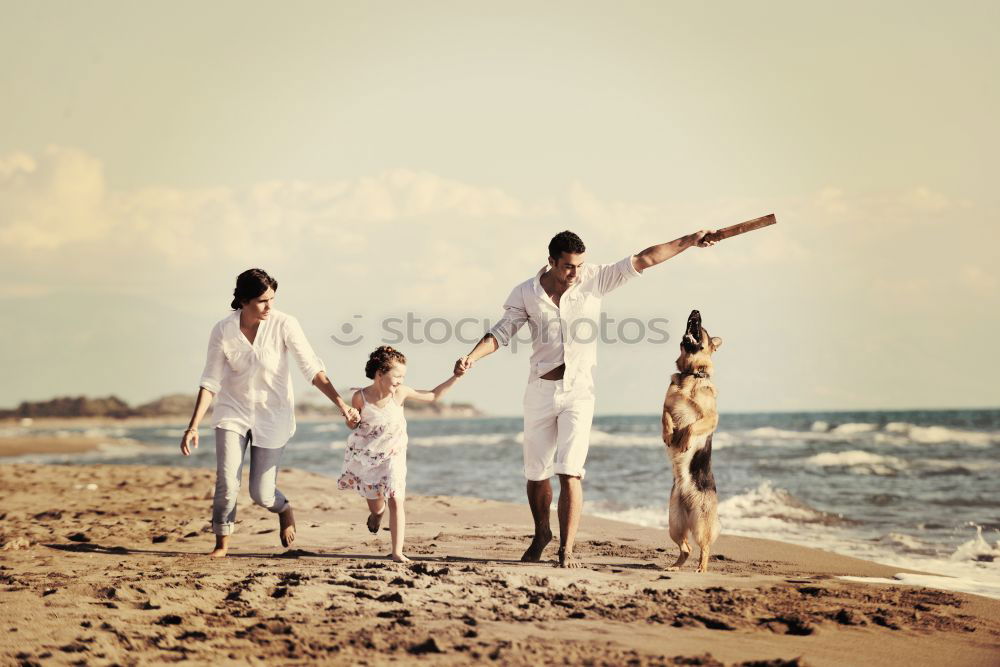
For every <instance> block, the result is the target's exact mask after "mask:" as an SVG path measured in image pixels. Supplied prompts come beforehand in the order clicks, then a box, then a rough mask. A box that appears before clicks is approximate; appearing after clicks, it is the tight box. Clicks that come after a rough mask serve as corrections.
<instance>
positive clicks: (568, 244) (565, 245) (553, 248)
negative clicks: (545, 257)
mask: <svg viewBox="0 0 1000 667" xmlns="http://www.w3.org/2000/svg"><path fill="white" fill-rule="evenodd" d="M564 252H565V253H568V254H570V255H575V254H579V253H581V252H587V246H585V245H583V240H582V239H580V237H579V236H577V235H576V234H574V233H573V232H571V231H569V230H568V229H567V230H566V231H565V232H559V233H558V234H556V235H555V236H553V237H552V240H551V241H549V257H551V258H552V259H559V255H561V254H562V253H564Z"/></svg>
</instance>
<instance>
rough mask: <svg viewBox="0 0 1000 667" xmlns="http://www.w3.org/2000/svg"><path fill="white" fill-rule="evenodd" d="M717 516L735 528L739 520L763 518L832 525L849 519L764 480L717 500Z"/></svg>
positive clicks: (769, 521) (770, 520) (757, 520)
mask: <svg viewBox="0 0 1000 667" xmlns="http://www.w3.org/2000/svg"><path fill="white" fill-rule="evenodd" d="M719 516H720V517H722V519H723V521H728V522H729V523H730V525H733V526H734V528H735V529H738V528H739V526H740V525H741V524H742V523H747V524H754V525H755V526H756V523H758V522H760V521H761V520H764V521H765V522H766V523H771V522H772V521H774V520H777V521H782V522H790V523H797V524H803V523H806V524H808V523H818V524H825V525H835V524H841V523H849V520H847V519H844V518H843V517H841V516H838V515H835V514H829V513H827V512H822V511H820V510H818V509H816V508H814V507H810V506H809V505H808V504H806V503H805V502H803V501H802V500H800V499H798V498H796V497H795V496H793V495H792V494H790V493H788V492H787V491H785V490H783V489H776V488H774V486H773V485H772V484H771V482H770V481H768V480H765V481H763V482H761V483H760V484H758V485H757V487H756V488H754V489H750V490H749V491H746V492H744V493H740V494H737V495H735V496H732V497H730V498H727V499H725V500H723V501H722V502H720V503H719Z"/></svg>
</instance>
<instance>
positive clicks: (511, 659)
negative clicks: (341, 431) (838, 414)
mask: <svg viewBox="0 0 1000 667" xmlns="http://www.w3.org/2000/svg"><path fill="white" fill-rule="evenodd" d="M213 481H214V472H213V471H210V470H193V469H181V468H162V467H142V466H107V465H91V466H54V465H32V464H4V465H0V489H2V496H0V543H2V544H4V550H3V551H0V631H2V633H3V634H2V637H3V638H2V639H0V663H3V664H17V663H19V662H21V663H24V664H36V663H39V664H49V663H56V664H93V665H100V664H112V663H118V664H145V663H162V662H174V661H180V660H188V661H193V662H194V663H197V664H209V663H211V664H226V663H235V662H239V663H247V662H249V663H257V664H261V663H265V662H267V663H295V664H303V663H316V662H319V663H332V664H348V663H351V664H353V663H358V664H387V663H390V662H411V661H413V662H416V661H420V662H431V663H434V664H472V663H491V662H492V663H495V664H505V665H506V664H514V665H518V664H540V663H560V664H562V663H565V664H578V663H582V664H636V665H646V664H701V665H718V664H741V663H743V662H745V661H761V660H763V661H775V662H772V663H766V664H774V665H778V664H810V665H842V664H905V665H908V666H912V665H989V664H992V665H996V664H998V662H1000V602H998V601H994V600H989V599H986V598H981V597H976V596H971V595H964V594H955V593H948V592H943V591H935V590H928V589H922V588H914V587H907V586H885V585H874V584H860V583H851V582H844V581H840V580H837V579H836V578H835V576H836V575H841V574H852V575H862V576H883V577H884V576H891V575H892V574H894V573H895V572H897V571H898V570H897V569H895V568H889V567H885V566H881V565H876V564H874V563H868V562H865V561H861V560H856V559H852V558H847V557H842V556H837V555H833V554H829V553H826V552H823V551H818V550H814V549H808V548H803V547H797V546H792V545H787V544H782V543H779V542H774V541H770V540H758V539H750V538H738V537H729V536H723V537H721V538H720V539H719V542H718V543H717V545H716V549H715V554H716V555H715V556H714V557H713V560H712V562H711V568H712V569H711V572H709V573H708V574H696V573H695V572H693V570H692V569H691V567H692V566H693V562H691V561H694V560H695V559H691V561H689V567H688V568H687V569H685V570H684V571H681V572H666V571H664V570H663V567H664V565H667V564H669V563H670V562H671V561H672V560H673V556H674V549H673V547H672V546H671V547H670V548H667V544H666V541H667V537H666V535H665V534H664V533H663V531H657V530H651V529H645V528H641V527H636V526H632V525H629V524H624V523H619V522H615V521H608V520H602V519H598V518H593V517H584V519H583V521H582V524H581V528H580V539H579V543H578V553H579V555H580V556H581V557H582V559H583V560H584V561H585V563H586V568H585V569H581V570H560V569H557V568H554V567H553V566H552V565H553V562H554V561H552V560H549V561H547V562H544V563H541V564H532V565H525V564H521V563H519V562H518V557H519V556H520V554H521V552H522V550H523V549H524V547H525V546H526V545H527V542H528V539H529V528H528V527H529V525H530V519H529V516H528V512H527V509H526V508H525V507H523V506H519V505H511V504H505V503H498V502H491V501H485V500H475V499H466V498H452V497H427V496H424V497H413V498H410V499H409V500H408V502H407V512H408V517H409V519H410V522H409V528H408V530H409V535H408V553H409V555H410V556H411V557H412V558H413V559H414V562H413V563H411V564H407V565H402V564H395V563H391V562H388V561H387V560H385V558H384V557H383V555H384V554H385V553H387V552H388V545H389V534H388V532H382V533H380V534H379V535H378V536H372V535H370V534H369V533H368V532H367V530H366V529H365V527H364V520H365V517H366V512H365V510H364V503H363V501H362V500H361V499H360V498H358V497H357V496H356V495H354V494H352V493H346V492H339V491H336V490H335V485H334V483H333V482H332V481H331V480H330V479H327V478H324V477H321V476H318V475H314V474H310V473H305V472H301V471H294V470H288V471H283V472H282V474H281V479H280V486H281V487H282V489H283V490H284V491H285V493H286V494H287V495H288V496H289V497H290V498H291V499H292V501H293V504H294V506H295V508H296V517H297V519H298V528H299V537H298V541H297V542H296V544H295V547H296V549H294V550H292V551H287V552H286V551H285V550H283V549H282V548H281V547H280V546H279V545H278V535H277V531H276V527H277V520H276V518H275V517H274V516H273V515H271V514H269V513H267V512H266V511H264V510H262V509H260V508H258V507H254V506H253V505H251V503H250V502H249V498H247V497H246V492H245V488H246V484H244V492H243V495H242V497H241V499H240V514H239V524H238V526H237V533H236V534H235V535H234V537H233V549H232V551H231V555H230V557H229V558H226V559H225V560H222V561H213V560H209V559H207V558H205V557H204V556H202V555H201V554H203V553H204V552H206V551H207V550H208V549H209V548H210V546H211V544H212V541H213V537H212V535H211V532H210V526H209V507H210V500H209V498H210V496H211V492H212V486H213ZM90 485H96V488H94V487H93V486H90ZM546 556H547V557H548V558H550V559H551V558H554V556H555V547H554V545H553V546H550V547H549V549H548V550H547V552H546ZM784 661H788V662H784ZM795 661H797V662H795Z"/></svg>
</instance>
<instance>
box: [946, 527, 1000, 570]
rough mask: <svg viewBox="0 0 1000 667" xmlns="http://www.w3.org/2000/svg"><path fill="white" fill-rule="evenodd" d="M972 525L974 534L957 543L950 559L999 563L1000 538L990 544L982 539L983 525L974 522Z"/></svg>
mask: <svg viewBox="0 0 1000 667" xmlns="http://www.w3.org/2000/svg"><path fill="white" fill-rule="evenodd" d="M973 525H974V526H975V528H976V536H975V537H973V538H972V539H971V540H969V541H968V542H963V543H962V544H960V545H958V548H957V549H955V552H954V553H953V554H952V555H951V560H953V561H974V562H977V563H993V562H996V563H1000V540H997V541H996V542H995V543H994V544H993V546H990V543H989V542H987V541H986V540H985V539H983V527H982V526H980V525H976V524H973ZM998 569H1000V568H998Z"/></svg>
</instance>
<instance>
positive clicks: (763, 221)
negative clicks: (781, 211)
mask: <svg viewBox="0 0 1000 667" xmlns="http://www.w3.org/2000/svg"><path fill="white" fill-rule="evenodd" d="M776 222H778V219H777V218H775V217H774V214H773V213H769V214H768V215H765V216H764V217H762V218H754V219H753V220H747V221H746V222H741V223H739V224H738V225H730V226H729V227H723V228H722V229H717V230H716V231H714V232H711V233H710V234H706V235H705V239H706V240H708V241H721V240H722V239H728V238H729V237H730V236H736V235H737V234H746V233H747V232H752V231H753V230H755V229H760V228H761V227H767V226H769V225H773V224H775V223H776Z"/></svg>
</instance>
